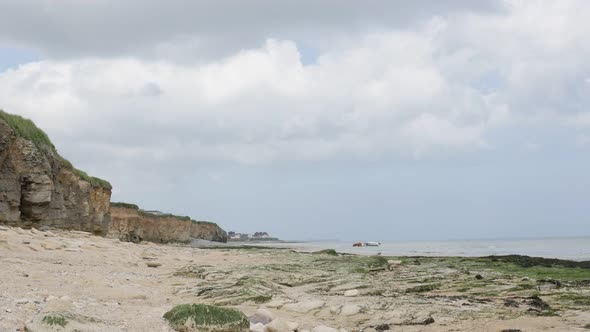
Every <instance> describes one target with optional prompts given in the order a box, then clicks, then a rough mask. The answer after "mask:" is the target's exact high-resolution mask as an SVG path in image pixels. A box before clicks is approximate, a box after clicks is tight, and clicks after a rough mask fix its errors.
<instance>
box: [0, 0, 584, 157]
mask: <svg viewBox="0 0 590 332" xmlns="http://www.w3.org/2000/svg"><path fill="white" fill-rule="evenodd" d="M503 3H504V4H505V7H504V10H503V11H500V12H491V13H489V14H482V13H464V12H458V13H456V14H455V15H454V16H452V17H446V16H434V17H432V18H431V19H428V20H425V21H423V22H422V23H420V24H416V23H414V24H411V25H408V26H407V27H406V28H405V29H399V28H390V29H387V28H384V29H379V30H377V29H374V30H373V31H372V32H364V33H363V35H362V37H359V34H355V35H354V36H353V37H351V38H342V39H341V40H340V41H339V42H338V43H330V44H329V45H330V46H329V47H325V48H324V49H322V50H321V52H320V53H319V56H318V58H317V62H316V63H315V64H313V65H303V64H302V61H301V52H302V51H301V49H302V47H301V46H299V45H297V43H296V42H294V41H290V40H286V39H267V40H266V41H265V42H262V41H261V43H262V46H260V47H257V48H256V47H251V48H244V49H242V50H240V51H237V52H234V53H233V54H230V55H228V56H224V57H222V58H217V59H214V60H208V61H204V60H201V61H193V62H184V61H182V62H177V61H172V60H153V59H149V58H143V57H136V56H128V57H104V58H101V57H94V58H87V57H84V58H78V59H76V58H73V59H68V60H46V61H42V62H38V63H30V64H27V65H24V66H21V67H20V68H18V69H15V70H9V71H6V72H4V73H0V100H2V107H3V108H5V109H6V110H8V111H13V112H18V113H21V114H24V115H26V116H29V117H31V118H34V119H35V120H36V121H37V122H39V124H40V125H42V126H43V127H44V128H47V130H48V131H49V132H50V133H51V134H52V136H54V137H57V139H61V140H62V142H60V146H64V149H65V150H66V151H67V150H74V149H73V148H71V145H69V144H73V143H72V142H75V143H76V144H78V145H85V146H88V147H93V148H94V149H96V150H97V151H102V153H103V154H104V155H105V156H112V157H118V158H124V159H125V158H129V157H126V156H133V158H139V159H142V158H143V159H148V160H155V161H165V160H189V161H199V162H202V161H218V160H223V161H233V162H239V163H268V162H273V161H280V160H317V159H333V158H340V157H344V158H349V157H353V158H366V157H371V158H374V157H377V158H379V157H382V156H391V155H393V156H397V157H399V156H402V157H404V156H410V157H411V158H423V157H427V156H430V155H437V154H444V153H446V152H453V153H454V152H456V151H474V150H481V149H486V148H488V147H493V146H494V143H495V142H494V141H490V140H489V138H488V136H489V133H490V132H493V130H494V129H495V128H498V127H502V126H506V125H510V124H514V123H518V122H521V123H522V122H528V121H537V120H536V119H539V118H543V119H551V120H550V121H553V120H556V121H557V123H558V124H557V125H560V124H563V123H566V124H567V123H570V122H572V121H578V120H579V121H581V122H584V121H586V120H585V118H586V117H587V116H586V114H587V113H584V111H585V110H586V109H587V105H588V103H589V102H590V96H589V93H588V90H587V87H585V86H584V85H583V84H580V83H579V82H580V80H584V78H586V77H587V75H588V73H589V72H590V64H588V62H587V58H588V56H589V55H590V54H589V51H590V42H589V41H588V39H587V38H586V36H585V34H584V31H588V30H590V26H589V23H587V20H586V19H585V18H586V17H588V15H587V14H588V13H590V12H589V11H590V5H588V3H587V2H585V1H573V0H572V1H561V2H558V3H553V2H551V3H546V2H538V1H526V2H522V1H504V2H503ZM540 22H541V23H542V24H540ZM166 42H167V43H169V44H170V45H175V46H174V47H172V46H171V47H172V48H174V49H185V48H190V47H191V45H192V44H194V40H192V39H191V38H176V37H174V38H170V39H167V40H166ZM158 43H159V42H158ZM158 45H160V44H158ZM164 52H165V50H164ZM572 119H574V120H572ZM575 119H578V120H575ZM519 144H522V142H519Z"/></svg>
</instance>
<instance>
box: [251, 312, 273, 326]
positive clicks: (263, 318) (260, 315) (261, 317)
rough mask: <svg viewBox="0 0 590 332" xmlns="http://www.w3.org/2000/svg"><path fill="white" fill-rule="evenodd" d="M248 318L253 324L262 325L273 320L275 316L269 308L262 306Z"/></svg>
mask: <svg viewBox="0 0 590 332" xmlns="http://www.w3.org/2000/svg"><path fill="white" fill-rule="evenodd" d="M248 319H250V323H251V324H257V323H261V324H262V325H266V324H268V323H270V322H272V320H273V319H274V317H273V315H272V313H271V312H270V311H268V310H267V309H263V308H261V309H258V310H256V312H255V313H254V314H253V315H252V316H250V317H249V318H248Z"/></svg>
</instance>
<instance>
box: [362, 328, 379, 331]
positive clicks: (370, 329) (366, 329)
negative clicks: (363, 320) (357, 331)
mask: <svg viewBox="0 0 590 332" xmlns="http://www.w3.org/2000/svg"><path fill="white" fill-rule="evenodd" d="M363 332H377V329H374V328H372V327H367V328H365V329H363Z"/></svg>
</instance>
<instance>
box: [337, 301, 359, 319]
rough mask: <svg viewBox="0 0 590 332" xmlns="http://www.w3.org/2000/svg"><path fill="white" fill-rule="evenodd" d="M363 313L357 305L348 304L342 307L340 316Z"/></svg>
mask: <svg viewBox="0 0 590 332" xmlns="http://www.w3.org/2000/svg"><path fill="white" fill-rule="evenodd" d="M359 312H361V307H360V306H359V305H356V304H347V305H344V306H342V309H341V310H340V314H341V315H343V316H353V315H356V314H358V313H359Z"/></svg>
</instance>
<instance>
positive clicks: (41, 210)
mask: <svg viewBox="0 0 590 332" xmlns="http://www.w3.org/2000/svg"><path fill="white" fill-rule="evenodd" d="M110 197H111V187H110V184H108V182H106V181H104V180H100V179H97V178H91V177H89V176H88V175H86V173H84V172H81V171H79V170H76V169H75V168H73V167H72V166H71V164H70V163H69V162H67V161H66V160H65V159H63V158H62V157H61V156H60V155H59V154H58V153H57V151H56V150H55V147H54V146H53V145H52V144H51V142H50V141H49V139H48V138H47V135H45V133H44V132H43V131H41V130H40V129H38V128H37V127H36V126H35V125H34V124H33V123H32V122H31V121H30V120H26V119H23V118H20V117H18V116H14V115H9V114H6V113H4V112H2V111H0V224H2V223H3V224H8V225H10V226H18V227H23V228H30V227H35V228H39V227H42V226H49V227H56V228H61V229H72V230H81V231H87V232H92V233H94V234H97V235H104V234H106V232H107V228H108V223H109V221H110V215H109V204H110Z"/></svg>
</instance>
